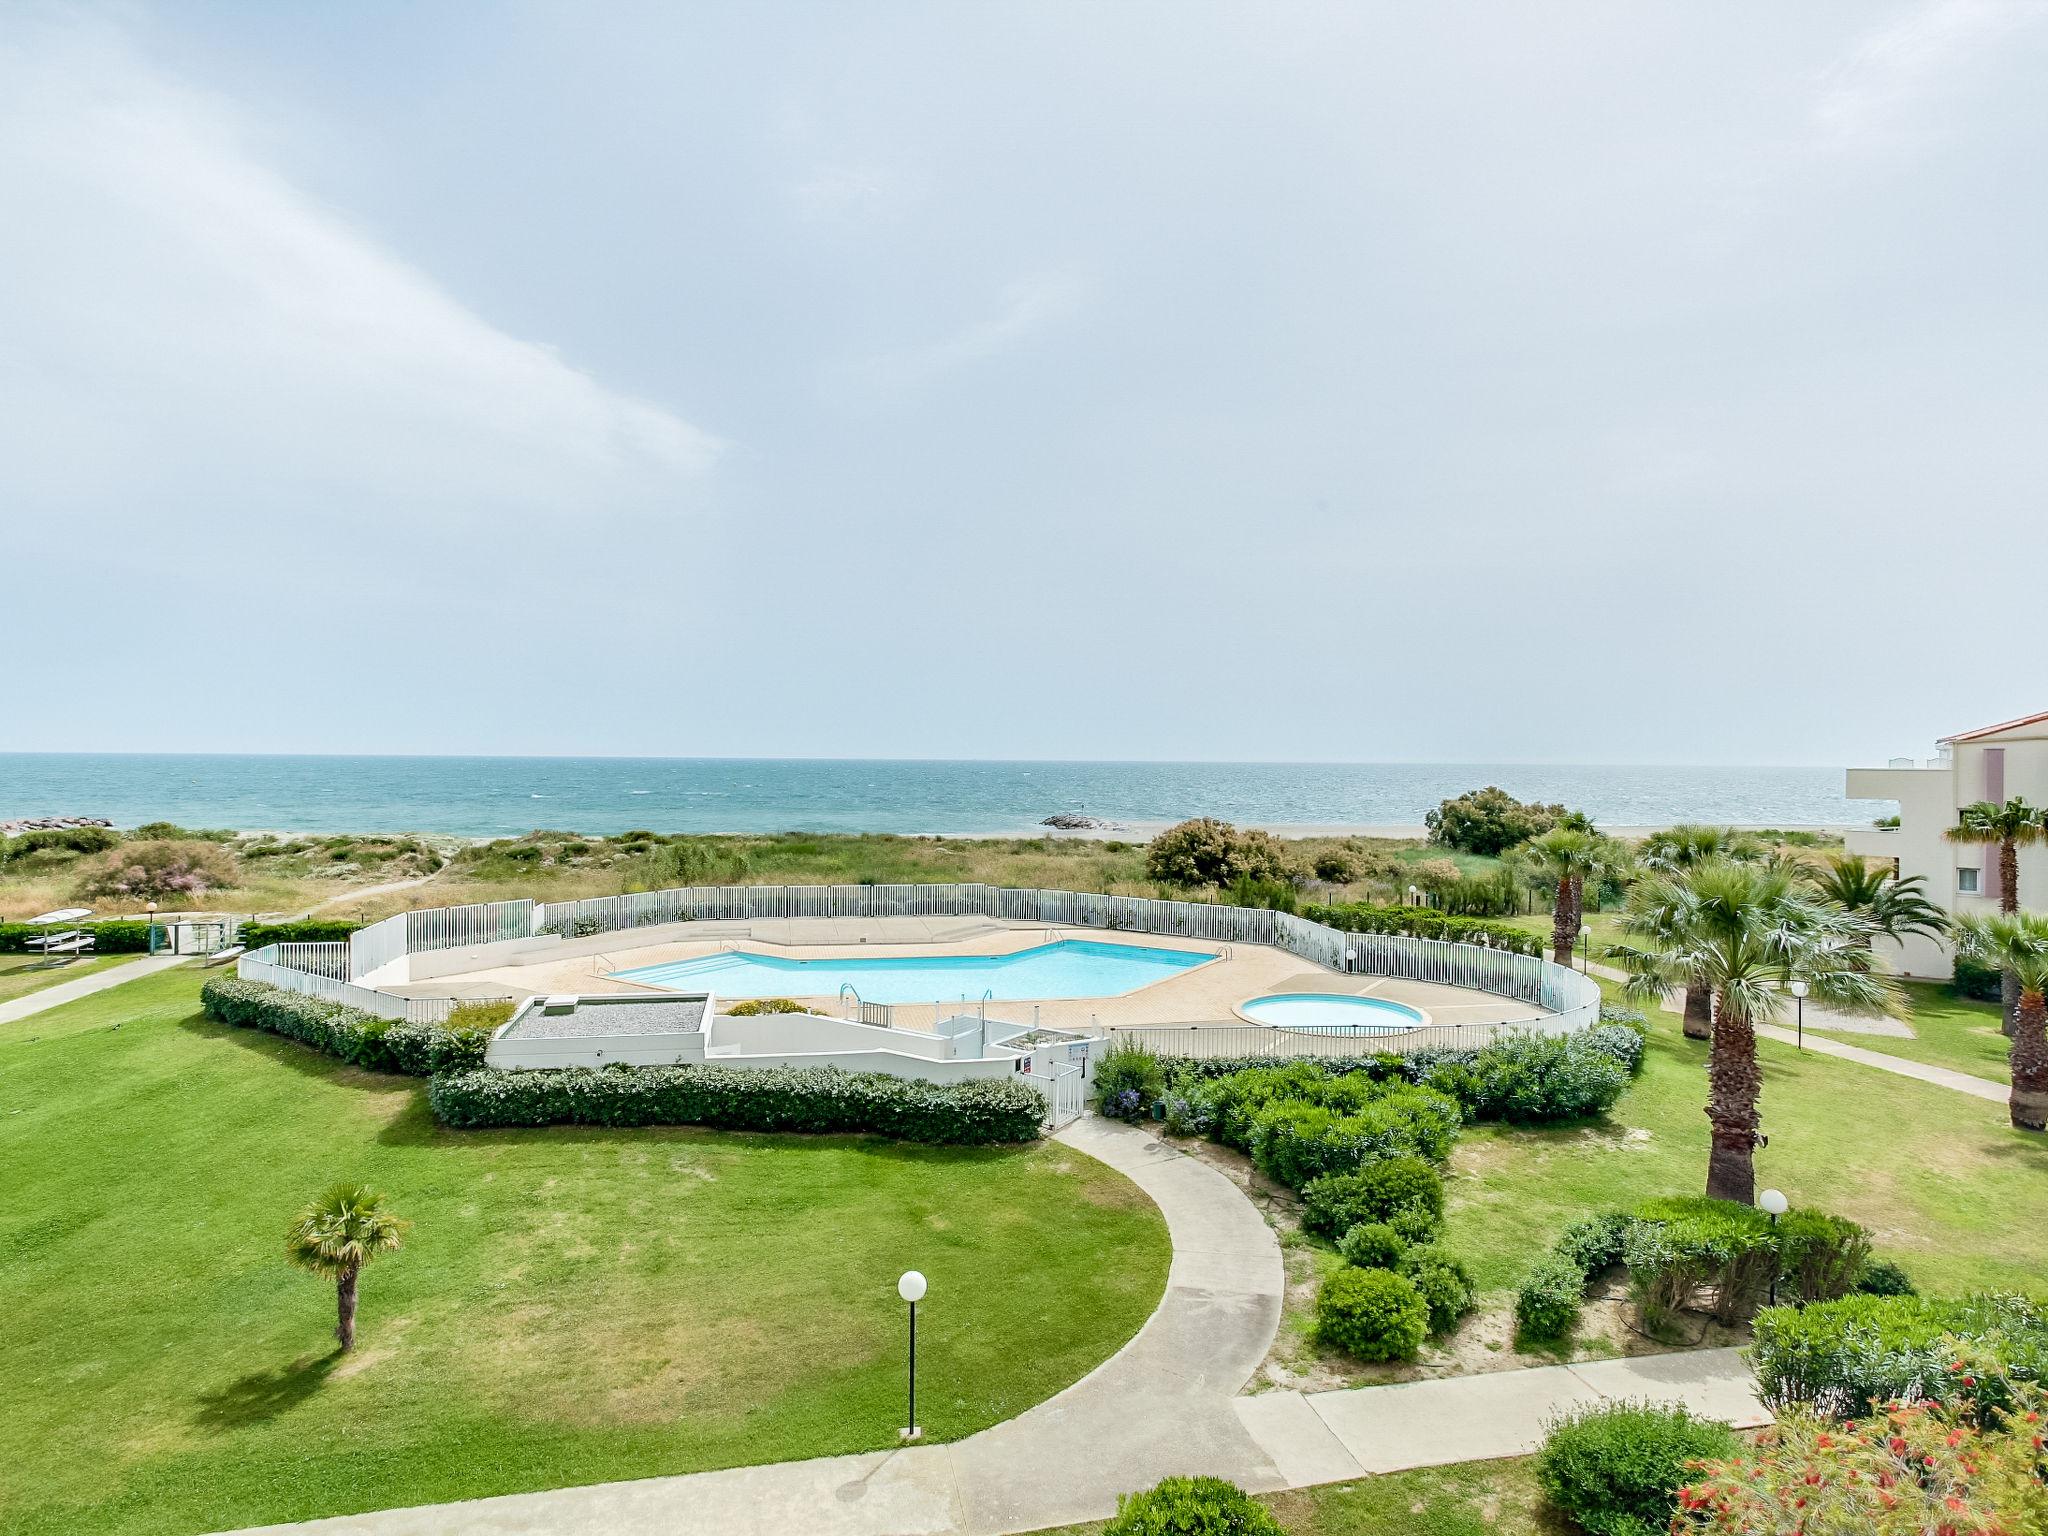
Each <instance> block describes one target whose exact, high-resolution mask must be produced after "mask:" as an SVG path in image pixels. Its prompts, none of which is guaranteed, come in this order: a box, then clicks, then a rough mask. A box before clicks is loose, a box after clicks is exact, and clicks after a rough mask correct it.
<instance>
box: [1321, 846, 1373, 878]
mask: <svg viewBox="0 0 2048 1536" xmlns="http://www.w3.org/2000/svg"><path fill="white" fill-rule="evenodd" d="M1315 872H1316V878H1317V879H1318V880H1327V881H1328V882H1329V883H1330V884H1332V885H1349V884H1351V883H1352V881H1354V880H1357V879H1359V878H1360V877H1362V876H1363V875H1364V873H1365V861H1364V860H1363V859H1361V858H1359V856H1358V855H1357V854H1355V853H1353V852H1352V851H1351V850H1350V849H1348V848H1327V849H1325V850H1324V851H1323V852H1321V853H1319V854H1317V855H1316V862H1315Z"/></svg>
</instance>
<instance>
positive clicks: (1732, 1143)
mask: <svg viewBox="0 0 2048 1536" xmlns="http://www.w3.org/2000/svg"><path fill="white" fill-rule="evenodd" d="M1623 926H1624V927H1625V928H1626V929H1627V931H1628V932H1629V933H1630V934H1631V935H1632V936H1634V937H1635V938H1636V939H1637V940H1638V942H1637V943H1635V944H1630V945H1618V946H1616V947H1614V948H1613V949H1611V950H1609V954H1611V955H1613V956H1615V957H1616V958H1618V959H1620V960H1621V962H1622V964H1623V965H1624V966H1625V967H1626V968H1627V970H1628V973H1629V981H1628V987H1629V991H1630V993H1631V994H1632V995H1634V996H1637V997H1651V996H1659V995H1661V994H1662V993H1663V991H1664V989H1665V988H1666V987H1670V986H1686V985H1692V984H1694V983H1700V984H1704V985H1705V986H1707V987H1709V988H1710V989H1711V990H1712V993H1713V999H1714V1033H1713V1042H1714V1043H1713V1049H1712V1050H1711V1052H1710V1053H1709V1055H1708V1058H1707V1119H1708V1122H1709V1123H1710V1124H1711V1126H1712V1127H1713V1142H1712V1149H1711V1150H1710V1152H1709V1153H1708V1158H1707V1194H1708V1196H1709V1197H1711V1198H1713V1199H1717V1200H1740V1201H1742V1202H1744V1203H1745V1204H1747V1203H1749V1202H1750V1201H1751V1200H1752V1199H1753V1198H1754V1197H1755V1193H1756V1167H1755V1154H1756V1147H1757V1145H1758V1143H1759V1141H1760V1140H1761V1139H1762V1124H1763V1121H1762V1115H1761V1111H1760V1106H1761V1102H1762V1097H1763V1070H1762V1068H1761V1066H1760V1065H1759V1064H1758V1061H1757V1054H1756V1026H1757V1025H1758V1024H1760V1023H1769V1022H1770V1021H1772V1020H1773V1019H1775V1018H1776V1017H1777V1015H1778V1012H1779V1010H1780V1009H1781V1008H1782V1007H1783V1006H1784V999H1785V995H1786V988H1787V986H1788V985H1789V983H1791V982H1792V981H1793V980H1795V979H1797V980H1801V981H1804V982H1806V983H1807V985H1808V987H1809V988H1810V989H1811V991H1812V993H1813V995H1814V996H1815V997H1817V998H1819V999H1820V1000H1821V1001H1823V1002H1826V1003H1829V1004H1832V1005H1833V1006H1835V1007H1838V1008H1844V1009H1849V1010H1852V1011H1857V1012H1891V1011H1893V1010H1895V1009H1896V1008H1897V1006H1898V988H1897V984H1896V983H1895V982H1893V981H1892V980H1891V979H1890V978H1888V977H1885V976H1881V975H1878V974H1876V973H1874V972H1873V971H1872V970H1871V969H1870V963H1871V961H1870V951H1869V950H1868V948H1867V947H1865V945H1864V942H1863V941H1864V939H1865V937H1866V935H1867V933H1868V924H1867V923H1866V922H1865V921H1864V920H1863V919H1862V918H1860V917H1857V916H1855V915H1854V914H1852V913H1848V912H1845V911H1843V910H1842V909H1841V908H1840V907H1838V906H1836V905H1834V903H1832V902H1829V901H1825V900H1822V899H1821V898H1820V897H1817V896H1815V895H1814V894H1813V893H1812V891H1811V890H1809V889H1808V888H1807V886H1806V885H1805V884H1804V883H1803V882H1802V881H1801V880H1800V879H1799V878H1798V877H1797V876H1796V875H1795V874H1793V872H1792V871H1790V870H1788V869H1783V868H1778V867H1774V866H1772V865H1768V864H1739V863H1735V862H1733V861H1729V860H1716V861H1711V862H1708V863H1706V864H1702V865H1700V866H1699V867H1698V868H1696V869H1694V870H1692V871H1691V872H1690V873H1689V874H1685V875H1654V876H1651V877H1649V878H1648V879H1646V880H1643V881H1641V882H1639V883H1638V885H1637V889H1636V891H1635V892H1634V893H1633V895H1632V899H1631V904H1630V907H1629V910H1628V913H1627V915H1626V916H1625V917H1624V919H1623Z"/></svg>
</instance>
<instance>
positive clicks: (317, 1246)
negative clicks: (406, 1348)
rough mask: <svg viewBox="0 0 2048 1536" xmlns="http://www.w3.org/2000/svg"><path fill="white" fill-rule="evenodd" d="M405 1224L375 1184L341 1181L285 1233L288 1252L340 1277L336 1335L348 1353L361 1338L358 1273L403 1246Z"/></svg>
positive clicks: (329, 1276)
mask: <svg viewBox="0 0 2048 1536" xmlns="http://www.w3.org/2000/svg"><path fill="white" fill-rule="evenodd" d="M405 1227H406V1224H405V1223H404V1222H402V1221H400V1220H399V1219H398V1218H397V1217H396V1216H394V1215H392V1214H391V1213H390V1212H389V1211H387V1210H385V1209H384V1197H383V1196H382V1195H380V1194H379V1193H377V1191H375V1190H374V1189H371V1188H369V1187H368V1186H367V1185H364V1184H337V1185H335V1186H334V1187H333V1188H332V1189H330V1190H328V1191H327V1193H326V1194H324V1195H322V1196H321V1197H320V1198H319V1199H318V1200H315V1201H314V1202H313V1203H312V1204H311V1205H309V1206H307V1207H306V1208H305V1210H303V1211H301V1212H300V1213H299V1219H298V1220H297V1221H294V1222H293V1223H292V1225H291V1230H290V1231H288V1232H287V1233H285V1239H284V1252H285V1257H286V1258H287V1259H289V1260H291V1262H292V1263H294V1264H296V1265H297V1266H298V1267H299V1268H300V1269H303V1270H307V1271H309V1272H310V1273H312V1274H316V1275H318V1276H320V1277H321V1278H322V1279H323V1280H332V1281H333V1282H334V1306H335V1316H336V1321H335V1325H334V1337H335V1338H336V1339H338V1340H339V1341H340V1343H341V1347H342V1351H343V1352H344V1353H346V1352H347V1351H349V1350H351V1349H354V1348H355V1344H356V1281H357V1278H358V1277H359V1276H360V1275H361V1274H362V1272H363V1266H364V1265H365V1264H368V1263H369V1262H370V1261H371V1260H372V1259H375V1258H378V1257H380V1256H381V1255H383V1254H387V1253H395V1252H397V1251H398V1246H399V1238H400V1237H401V1235H402V1234H403V1233H404V1231H405Z"/></svg>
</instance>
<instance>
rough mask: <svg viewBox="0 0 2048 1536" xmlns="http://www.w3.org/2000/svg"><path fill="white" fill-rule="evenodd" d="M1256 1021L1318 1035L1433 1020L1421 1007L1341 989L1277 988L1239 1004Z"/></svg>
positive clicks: (1386, 1030)
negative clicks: (1288, 989) (1411, 1006)
mask: <svg viewBox="0 0 2048 1536" xmlns="http://www.w3.org/2000/svg"><path fill="white" fill-rule="evenodd" d="M1237 1011H1238V1012H1239V1013H1241V1014H1243V1015H1244V1016H1245V1017H1246V1018H1248V1019H1250V1020H1251V1021H1252V1022H1253V1023H1254V1024H1269V1025H1271V1026H1272V1027H1273V1028H1275V1029H1299V1030H1307V1031H1309V1032H1310V1033H1313V1034H1318V1035H1396V1034H1399V1033H1400V1032H1401V1031H1402V1030H1404V1029H1415V1028H1418V1027H1420V1026H1421V1025H1423V1024H1426V1023H1428V1022H1429V1020H1428V1019H1427V1017H1426V1016H1425V1015H1424V1014H1423V1012H1422V1010H1421V1009H1419V1008H1410V1007H1409V1006H1408V1005H1407V1004H1406V1003H1395V1002H1389V1001H1388V1000H1387V999H1386V998H1383V997H1351V996H1348V995H1346V994H1344V993H1341V992H1275V993H1271V994H1270V995H1268V996H1266V997H1255V998H1253V999H1252V1000H1251V1001H1250V1002H1247V1003H1242V1004H1240V1005H1239V1006H1238V1010H1237Z"/></svg>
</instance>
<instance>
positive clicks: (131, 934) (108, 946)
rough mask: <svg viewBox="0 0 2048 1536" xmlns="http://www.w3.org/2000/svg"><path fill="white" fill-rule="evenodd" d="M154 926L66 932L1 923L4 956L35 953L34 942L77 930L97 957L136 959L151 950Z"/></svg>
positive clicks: (92, 926)
mask: <svg viewBox="0 0 2048 1536" xmlns="http://www.w3.org/2000/svg"><path fill="white" fill-rule="evenodd" d="M150 926H151V925H150V924H148V923H146V922H143V923H76V924H68V925H66V927H64V928H52V927H50V926H49V925H47V924H43V923H0V952H4V953H7V954H27V953H29V952H30V950H31V946H30V943H29V941H30V940H31V939H47V938H48V937H49V936H50V935H51V934H53V933H64V932H68V931H69V930H70V928H72V927H76V928H77V929H78V931H79V932H81V933H89V934H91V935H92V938H93V944H92V948H93V953H94V954H98V955H134V954H141V953H143V952H145V951H146V950H148V948H149V930H150Z"/></svg>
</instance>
